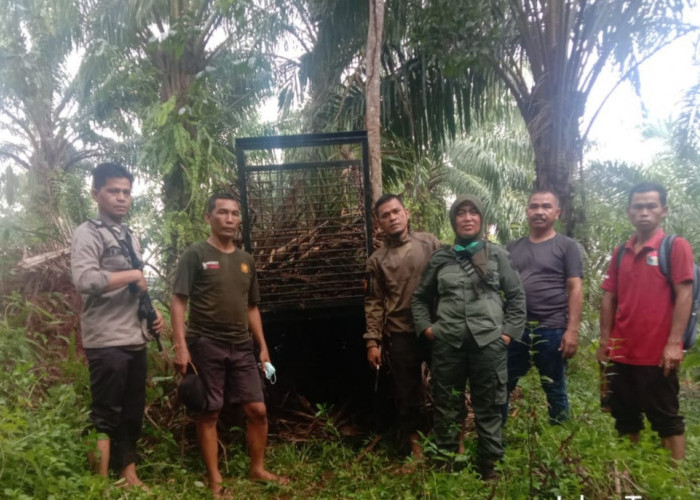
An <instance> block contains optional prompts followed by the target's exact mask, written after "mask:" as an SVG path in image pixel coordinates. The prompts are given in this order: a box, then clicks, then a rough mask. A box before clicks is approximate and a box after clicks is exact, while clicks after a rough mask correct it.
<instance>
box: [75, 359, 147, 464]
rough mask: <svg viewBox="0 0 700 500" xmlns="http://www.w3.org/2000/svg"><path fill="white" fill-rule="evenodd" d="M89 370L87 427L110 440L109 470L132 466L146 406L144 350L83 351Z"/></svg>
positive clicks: (136, 457) (135, 458)
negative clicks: (105, 435) (89, 394)
mask: <svg viewBox="0 0 700 500" xmlns="http://www.w3.org/2000/svg"><path fill="white" fill-rule="evenodd" d="M85 355H86V356H87V359H88V366H89V369H90V393H91V394H92V404H91V405H90V417H89V421H90V423H91V424H92V425H93V426H94V427H95V429H97V431H98V432H101V433H104V434H107V435H108V436H109V439H110V457H109V458H110V460H109V462H110V466H111V467H112V468H113V469H115V470H121V469H123V468H124V467H125V466H127V465H129V464H130V463H133V462H136V460H137V459H138V455H137V453H136V441H137V440H138V438H139V436H140V434H141V427H142V426H143V411H144V408H145V406H146V349H139V350H128V349H124V348H122V347H101V348H95V349H85Z"/></svg>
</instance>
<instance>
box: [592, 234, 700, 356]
mask: <svg viewBox="0 0 700 500" xmlns="http://www.w3.org/2000/svg"><path fill="white" fill-rule="evenodd" d="M663 237H664V232H663V230H661V229H658V230H657V231H656V233H654V235H653V236H652V237H651V238H650V239H649V241H647V242H646V244H645V245H644V247H643V248H642V249H640V250H639V253H637V254H636V255H635V253H634V243H635V237H634V236H632V237H631V238H630V239H629V240H628V241H627V242H626V243H625V254H624V255H623V256H622V261H621V262H620V267H619V269H618V268H617V265H616V263H617V249H616V250H615V252H613V256H612V259H611V260H610V264H609V265H608V271H607V274H606V276H605V278H604V279H603V284H602V288H603V290H605V291H608V292H612V293H614V294H616V295H617V312H616V314H615V324H614V326H613V329H612V332H611V334H610V340H609V342H608V348H609V349H610V350H611V351H610V355H611V359H612V360H613V361H617V362H619V363H626V364H630V365H645V366H657V365H658V364H659V362H660V360H661V356H662V354H663V350H664V347H665V346H666V341H667V340H668V335H669V333H670V331H671V320H672V317H673V299H672V296H671V286H670V285H669V283H668V280H667V279H666V277H665V276H664V275H663V273H662V272H661V268H660V267H659V246H660V245H661V240H662V239H663ZM692 280H693V251H692V249H691V248H690V244H689V243H688V242H687V241H686V240H684V239H683V238H680V237H677V238H676V239H675V241H674V242H673V247H672V249H671V281H672V282H673V283H682V282H686V281H692Z"/></svg>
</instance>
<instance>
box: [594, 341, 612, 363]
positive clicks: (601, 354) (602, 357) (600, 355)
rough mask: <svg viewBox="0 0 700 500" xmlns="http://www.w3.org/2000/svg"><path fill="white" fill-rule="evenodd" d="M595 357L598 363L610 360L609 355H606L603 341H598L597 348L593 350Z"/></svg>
mask: <svg viewBox="0 0 700 500" xmlns="http://www.w3.org/2000/svg"><path fill="white" fill-rule="evenodd" d="M595 358H596V360H598V363H607V362H608V361H610V356H608V346H607V345H606V344H604V343H602V342H601V343H600V346H599V347H598V350H597V351H596V352H595Z"/></svg>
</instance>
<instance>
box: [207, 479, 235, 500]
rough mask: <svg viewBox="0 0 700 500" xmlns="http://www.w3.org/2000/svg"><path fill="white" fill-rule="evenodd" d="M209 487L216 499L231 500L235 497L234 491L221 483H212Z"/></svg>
mask: <svg viewBox="0 0 700 500" xmlns="http://www.w3.org/2000/svg"><path fill="white" fill-rule="evenodd" d="M209 489H210V490H211V495H212V497H214V498H215V499H216V500H230V499H232V498H235V497H234V495H233V492H232V491H231V490H229V489H228V488H226V487H225V486H223V485H222V484H221V483H211V484H210V485H209Z"/></svg>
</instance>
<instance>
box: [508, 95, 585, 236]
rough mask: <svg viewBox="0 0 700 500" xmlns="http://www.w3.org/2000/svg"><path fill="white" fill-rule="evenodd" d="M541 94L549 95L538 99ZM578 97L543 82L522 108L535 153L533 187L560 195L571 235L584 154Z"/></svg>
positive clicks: (581, 112)
mask: <svg viewBox="0 0 700 500" xmlns="http://www.w3.org/2000/svg"><path fill="white" fill-rule="evenodd" d="M538 95H542V96H546V99H542V98H540V99H537V97H536V96H538ZM579 101H580V99H577V94H576V93H575V92H573V93H565V96H562V93H561V92H560V91H559V90H558V88H557V85H556V84H554V83H553V82H543V83H541V84H539V85H536V86H535V89H534V90H533V97H532V101H531V104H530V107H529V108H528V109H525V110H523V108H521V112H522V115H523V118H524V119H525V122H526V124H527V128H528V132H529V134H530V141H531V143H532V148H533V152H534V155H535V173H536V177H535V186H534V188H535V189H537V190H551V191H553V192H554V193H555V194H556V195H557V197H558V198H559V204H560V206H561V209H562V213H561V219H562V221H564V223H565V225H566V233H567V235H568V236H572V235H573V232H574V228H575V226H576V222H577V220H576V215H575V214H574V208H573V201H574V187H573V180H574V173H575V171H576V166H577V165H578V162H579V160H580V154H581V138H580V132H579V120H580V118H581V116H582V114H583V106H582V105H581V103H580V102H579ZM552 103H554V104H552Z"/></svg>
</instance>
